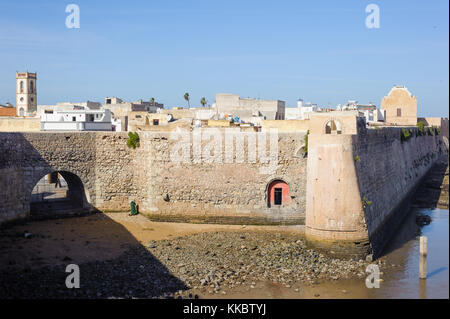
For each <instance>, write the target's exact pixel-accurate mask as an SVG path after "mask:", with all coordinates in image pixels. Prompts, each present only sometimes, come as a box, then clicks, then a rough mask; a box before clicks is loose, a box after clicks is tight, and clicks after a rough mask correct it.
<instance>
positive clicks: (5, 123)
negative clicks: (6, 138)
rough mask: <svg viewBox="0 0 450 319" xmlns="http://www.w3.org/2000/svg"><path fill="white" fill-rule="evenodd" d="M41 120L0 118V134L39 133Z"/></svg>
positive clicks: (32, 118) (34, 118) (35, 118)
mask: <svg viewBox="0 0 450 319" xmlns="http://www.w3.org/2000/svg"><path fill="white" fill-rule="evenodd" d="M40 130H41V119H40V118H37V117H0V132H39V131H40Z"/></svg>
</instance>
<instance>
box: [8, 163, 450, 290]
mask: <svg viewBox="0 0 450 319" xmlns="http://www.w3.org/2000/svg"><path fill="white" fill-rule="evenodd" d="M437 169H438V170H439V171H436V169H435V171H434V173H433V171H432V172H431V173H430V174H429V176H428V177H427V179H426V180H425V181H424V182H423V184H422V187H421V188H419V189H418V190H417V196H415V197H416V201H415V203H413V205H412V208H411V209H410V212H409V213H408V215H407V217H406V218H405V220H404V222H403V224H402V225H401V226H400V227H399V229H398V230H397V232H396V234H395V235H394V237H393V238H392V240H391V241H390V243H389V244H388V245H387V247H386V249H385V250H386V251H385V254H384V255H383V256H382V257H381V258H379V259H377V260H376V261H375V262H373V263H376V264H377V265H379V267H380V271H381V279H382V280H381V281H380V288H378V289H376V288H373V289H368V288H366V286H365V278H366V276H367V273H366V267H367V265H368V264H369V262H368V261H365V260H357V259H333V258H331V257H328V256H325V255H322V254H320V253H317V252H315V251H313V250H311V249H309V247H307V246H306V244H305V241H304V239H303V231H304V229H303V226H285V227H281V228H280V227H277V226H242V225H199V224H182V223H161V222H152V221H149V220H148V219H147V218H145V217H144V216H141V215H138V216H129V215H128V214H127V213H111V214H101V213H98V214H94V215H89V216H82V217H71V218H61V219H50V220H39V221H28V222H26V223H22V224H18V225H14V226H10V227H7V228H3V229H1V230H0V238H1V240H0V298H448V296H449V295H448V282H449V280H448V272H449V271H448V264H449V263H448V234H449V233H448V220H449V218H448V206H447V208H444V209H430V208H428V206H430V201H431V202H434V205H435V204H436V201H438V202H439V204H438V205H440V206H441V207H442V205H443V204H444V205H445V199H444V200H442V192H441V191H440V187H436V183H437V182H439V179H440V181H442V178H439V176H441V177H442V174H441V173H442V165H441V167H440V168H439V167H438V168H437ZM444 170H445V166H444ZM436 176H437V177H436ZM446 178H447V183H448V170H447V175H446ZM433 180H434V182H433ZM444 180H445V178H444ZM443 188H444V190H445V186H444V187H443ZM447 189H448V186H447ZM438 190H439V191H438ZM427 192H429V193H427ZM421 194H422V195H423V194H428V195H426V196H425V197H426V198H428V201H427V200H424V196H420V195H421ZM444 196H445V195H444ZM447 196H448V193H447ZM437 198H440V199H439V200H436V199H437ZM447 205H448V197H447ZM24 234H27V235H24ZM420 234H425V235H426V236H428V238H429V239H428V242H429V258H428V269H429V271H428V279H427V280H426V281H421V280H419V279H418V269H419V267H418V260H419V259H418V240H417V236H418V235H420ZM68 264H77V265H79V266H80V285H81V287H80V288H79V289H68V288H66V286H65V279H66V276H67V275H68V273H66V272H65V267H66V266H67V265H68Z"/></svg>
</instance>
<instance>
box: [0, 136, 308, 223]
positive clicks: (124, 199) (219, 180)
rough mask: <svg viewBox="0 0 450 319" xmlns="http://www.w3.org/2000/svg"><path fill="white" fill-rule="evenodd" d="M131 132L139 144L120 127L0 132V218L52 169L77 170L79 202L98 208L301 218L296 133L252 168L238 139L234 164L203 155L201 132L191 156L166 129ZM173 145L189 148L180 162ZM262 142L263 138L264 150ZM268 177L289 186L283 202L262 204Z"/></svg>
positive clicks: (214, 217) (23, 211)
mask: <svg viewBox="0 0 450 319" xmlns="http://www.w3.org/2000/svg"><path fill="white" fill-rule="evenodd" d="M209 130H211V129H209ZM139 134H140V147H138V148H136V149H130V148H128V147H127V145H126V140H127V133H126V132H123V133H117V132H70V133H69V132H66V133H61V132H59V133H56V132H54V133H50V132H46V133H42V132H41V133H0V173H1V174H0V223H1V222H3V221H6V220H9V219H15V218H19V217H25V216H27V215H28V214H29V209H30V199H31V191H32V189H33V187H34V186H35V185H36V183H37V182H38V181H39V179H40V178H42V177H43V176H45V175H46V174H48V173H51V172H53V171H67V172H70V173H73V174H75V175H76V176H78V177H79V178H80V179H81V181H82V183H83V186H84V191H85V196H86V204H88V205H89V207H95V208H97V209H99V210H102V211H128V210H129V208H130V201H132V200H134V201H135V202H136V203H137V204H138V205H139V209H140V211H141V212H143V213H146V214H149V215H151V216H153V218H156V219H159V220H187V221H205V222H231V223H240V222H242V223H262V224H266V223H268V224H270V223H285V224H299V223H303V222H304V211H305V205H306V204H305V202H306V198H305V192H306V191H305V188H306V159H305V158H304V157H303V150H302V146H303V145H304V133H298V134H279V135H278V142H279V143H278V153H277V154H278V161H277V162H274V163H275V166H274V168H275V170H274V171H273V172H269V173H267V172H262V171H261V170H260V168H261V167H267V166H268V164H267V163H263V161H261V160H260V158H259V157H258V156H256V161H255V162H253V161H251V160H250V161H249V160H248V154H250V153H252V151H251V150H249V149H248V144H246V143H245V144H244V146H245V147H244V154H245V159H244V161H243V162H242V163H237V162H236V159H235V158H234V159H233V160H232V163H224V162H223V161H224V158H225V157H224V154H221V156H222V163H217V162H214V161H212V162H209V161H208V154H210V153H209V151H208V150H207V147H208V145H210V143H211V140H210V139H209V138H208V137H206V138H204V139H203V141H202V147H201V153H200V154H201V155H200V158H197V159H199V162H198V163H194V162H193V160H194V158H195V156H194V151H193V147H192V141H187V142H186V141H182V140H181V139H180V140H179V139H178V138H175V139H173V138H171V134H170V133H169V132H141V133H139ZM189 134H190V133H189ZM221 134H222V135H221V136H222V141H223V143H224V135H223V131H222V133H221ZM241 134H242V133H241ZM253 134H255V135H254V136H258V135H257V134H259V136H263V134H261V133H253ZM180 141H181V144H180ZM223 143H222V144H223ZM177 145H178V146H180V145H181V146H182V147H187V148H188V149H189V156H188V157H189V161H188V162H187V163H184V162H182V163H179V162H174V161H173V160H172V159H171V156H170V154H171V151H172V150H173V148H174V147H176V146H177ZM269 146H270V142H269V139H268V138H267V140H266V147H267V154H269V150H270V148H269ZM234 147H236V146H234ZM222 151H224V148H222ZM235 152H236V151H235ZM235 152H234V153H233V152H232V153H231V154H234V156H236V153H235ZM253 152H254V151H253ZM275 179H282V180H284V181H285V182H287V183H288V184H289V186H290V195H291V196H292V201H291V204H290V205H289V206H288V207H283V208H267V197H266V195H267V187H268V184H269V183H270V182H271V181H273V180H275ZM69 188H70V185H69ZM166 195H167V196H168V198H166Z"/></svg>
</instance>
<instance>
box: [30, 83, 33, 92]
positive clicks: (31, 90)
mask: <svg viewBox="0 0 450 319" xmlns="http://www.w3.org/2000/svg"><path fill="white" fill-rule="evenodd" d="M33 92H34V83H33V81H30V93H33Z"/></svg>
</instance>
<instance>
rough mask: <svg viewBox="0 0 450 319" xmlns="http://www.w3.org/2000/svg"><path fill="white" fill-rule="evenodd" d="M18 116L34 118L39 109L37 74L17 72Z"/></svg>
mask: <svg viewBox="0 0 450 319" xmlns="http://www.w3.org/2000/svg"><path fill="white" fill-rule="evenodd" d="M16 109H17V116H33V115H34V113H35V112H36V109H37V94H36V73H29V72H28V71H27V72H16Z"/></svg>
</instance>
